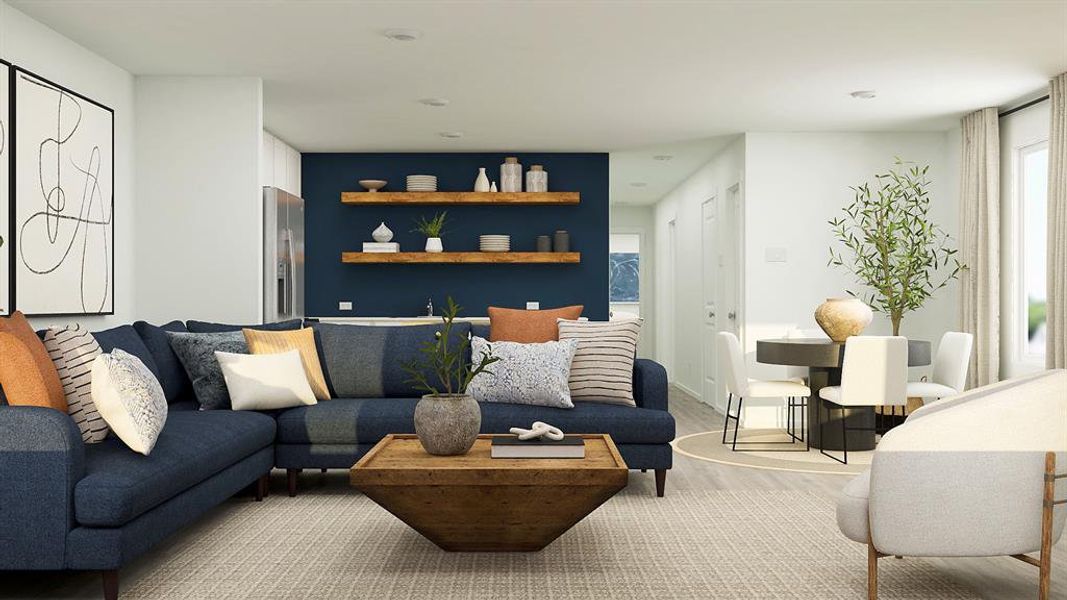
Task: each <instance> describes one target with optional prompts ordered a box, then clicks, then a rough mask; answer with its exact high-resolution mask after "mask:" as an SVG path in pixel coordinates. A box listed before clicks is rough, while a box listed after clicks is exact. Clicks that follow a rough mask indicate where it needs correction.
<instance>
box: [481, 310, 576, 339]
mask: <svg viewBox="0 0 1067 600" xmlns="http://www.w3.org/2000/svg"><path fill="white" fill-rule="evenodd" d="M583 308H585V306H583V305H581V304H579V305H578V306H564V307H563V308H551V309H548V310H522V309H517V308H497V307H495V306H490V307H489V341H490V342H520V343H523V344H540V343H543V342H554V341H556V340H558V339H559V326H558V325H556V319H567V320H569V321H573V320H575V319H577V318H578V317H580V316H582V309H583Z"/></svg>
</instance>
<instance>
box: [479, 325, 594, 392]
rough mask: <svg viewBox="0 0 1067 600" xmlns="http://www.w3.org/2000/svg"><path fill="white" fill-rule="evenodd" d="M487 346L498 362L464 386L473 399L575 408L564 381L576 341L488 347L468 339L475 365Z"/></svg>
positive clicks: (486, 350) (576, 345) (566, 377)
mask: <svg viewBox="0 0 1067 600" xmlns="http://www.w3.org/2000/svg"><path fill="white" fill-rule="evenodd" d="M490 347H492V353H493V356H496V357H497V358H499V359H500V361H499V362H495V363H493V364H491V365H489V367H487V368H488V372H482V374H480V375H478V376H477V377H475V378H474V380H472V381H471V384H470V386H468V387H467V393H469V394H470V395H471V396H474V399H475V400H477V401H478V402H503V403H509V404H530V405H533V406H551V407H553V408H574V403H573V402H571V389H570V386H569V385H568V384H567V380H568V379H569V378H570V374H571V361H572V360H574V353H575V351H577V350H578V340H566V341H560V342H545V343H542V344H520V343H518V342H493V343H492V344H490V343H489V341H487V340H486V339H485V338H480V337H474V338H473V339H471V355H472V356H473V357H474V362H476V363H477V362H478V361H480V360H481V357H482V355H483V354H485V353H486V352H488V351H489V349H490Z"/></svg>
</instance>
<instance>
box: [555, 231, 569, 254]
mask: <svg viewBox="0 0 1067 600" xmlns="http://www.w3.org/2000/svg"><path fill="white" fill-rule="evenodd" d="M552 251H553V252H570V251H571V234H569V233H567V232H566V230H563V229H557V230H556V233H554V234H552Z"/></svg>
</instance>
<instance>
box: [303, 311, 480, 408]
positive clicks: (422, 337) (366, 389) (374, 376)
mask: <svg viewBox="0 0 1067 600" xmlns="http://www.w3.org/2000/svg"><path fill="white" fill-rule="evenodd" d="M311 327H312V329H314V330H315V341H316V345H317V346H318V349H319V353H320V355H319V362H321V363H322V365H323V371H324V373H325V375H326V383H327V385H328V386H329V388H330V395H331V396H332V397H334V398H381V397H386V398H410V397H412V396H421V395H422V392H421V391H419V390H416V389H415V388H414V387H413V386H412V385H411V384H410V383H407V380H408V379H409V378H410V375H408V373H407V372H406V371H404V365H406V364H408V363H410V362H411V361H413V360H415V359H419V358H421V357H422V356H421V354H422V353H421V352H420V351H419V350H420V348H422V345H423V344H425V343H426V342H432V341H433V340H434V339H435V336H436V334H437V332H439V331H440V330H441V325H439V324H438V325H410V326H399V327H378V326H374V325H338V324H334V323H312V324H311ZM469 335H470V324H468V323H456V324H455V325H454V326H453V328H452V341H451V343H452V344H459V343H460V342H461V341H462V340H463V339H465V338H467V337H468V336H469ZM468 359H469V354H468Z"/></svg>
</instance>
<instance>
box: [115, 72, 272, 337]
mask: <svg viewBox="0 0 1067 600" xmlns="http://www.w3.org/2000/svg"><path fill="white" fill-rule="evenodd" d="M262 98H263V84H262V81H261V80H260V79H259V78H253V77H138V78H137V80H136V114H137V126H136V132H137V135H136V152H137V202H138V207H139V210H138V211H137V218H136V227H137V235H138V236H139V239H140V240H142V242H140V243H139V244H138V249H137V252H138V257H137V268H136V280H137V290H136V305H137V313H138V316H139V317H140V318H143V319H147V320H149V321H165V320H170V319H183V320H184V319H204V320H215V321H226V322H238V323H242V322H243V323H249V322H258V321H259V319H260V317H261V314H262V299H261V298H262V283H261V282H262V266H261V265H262V254H263V243H262V212H263V209H262V188H261V185H260V184H261V181H262V176H261V174H260V155H261V152H262V143H263V100H262Z"/></svg>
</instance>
